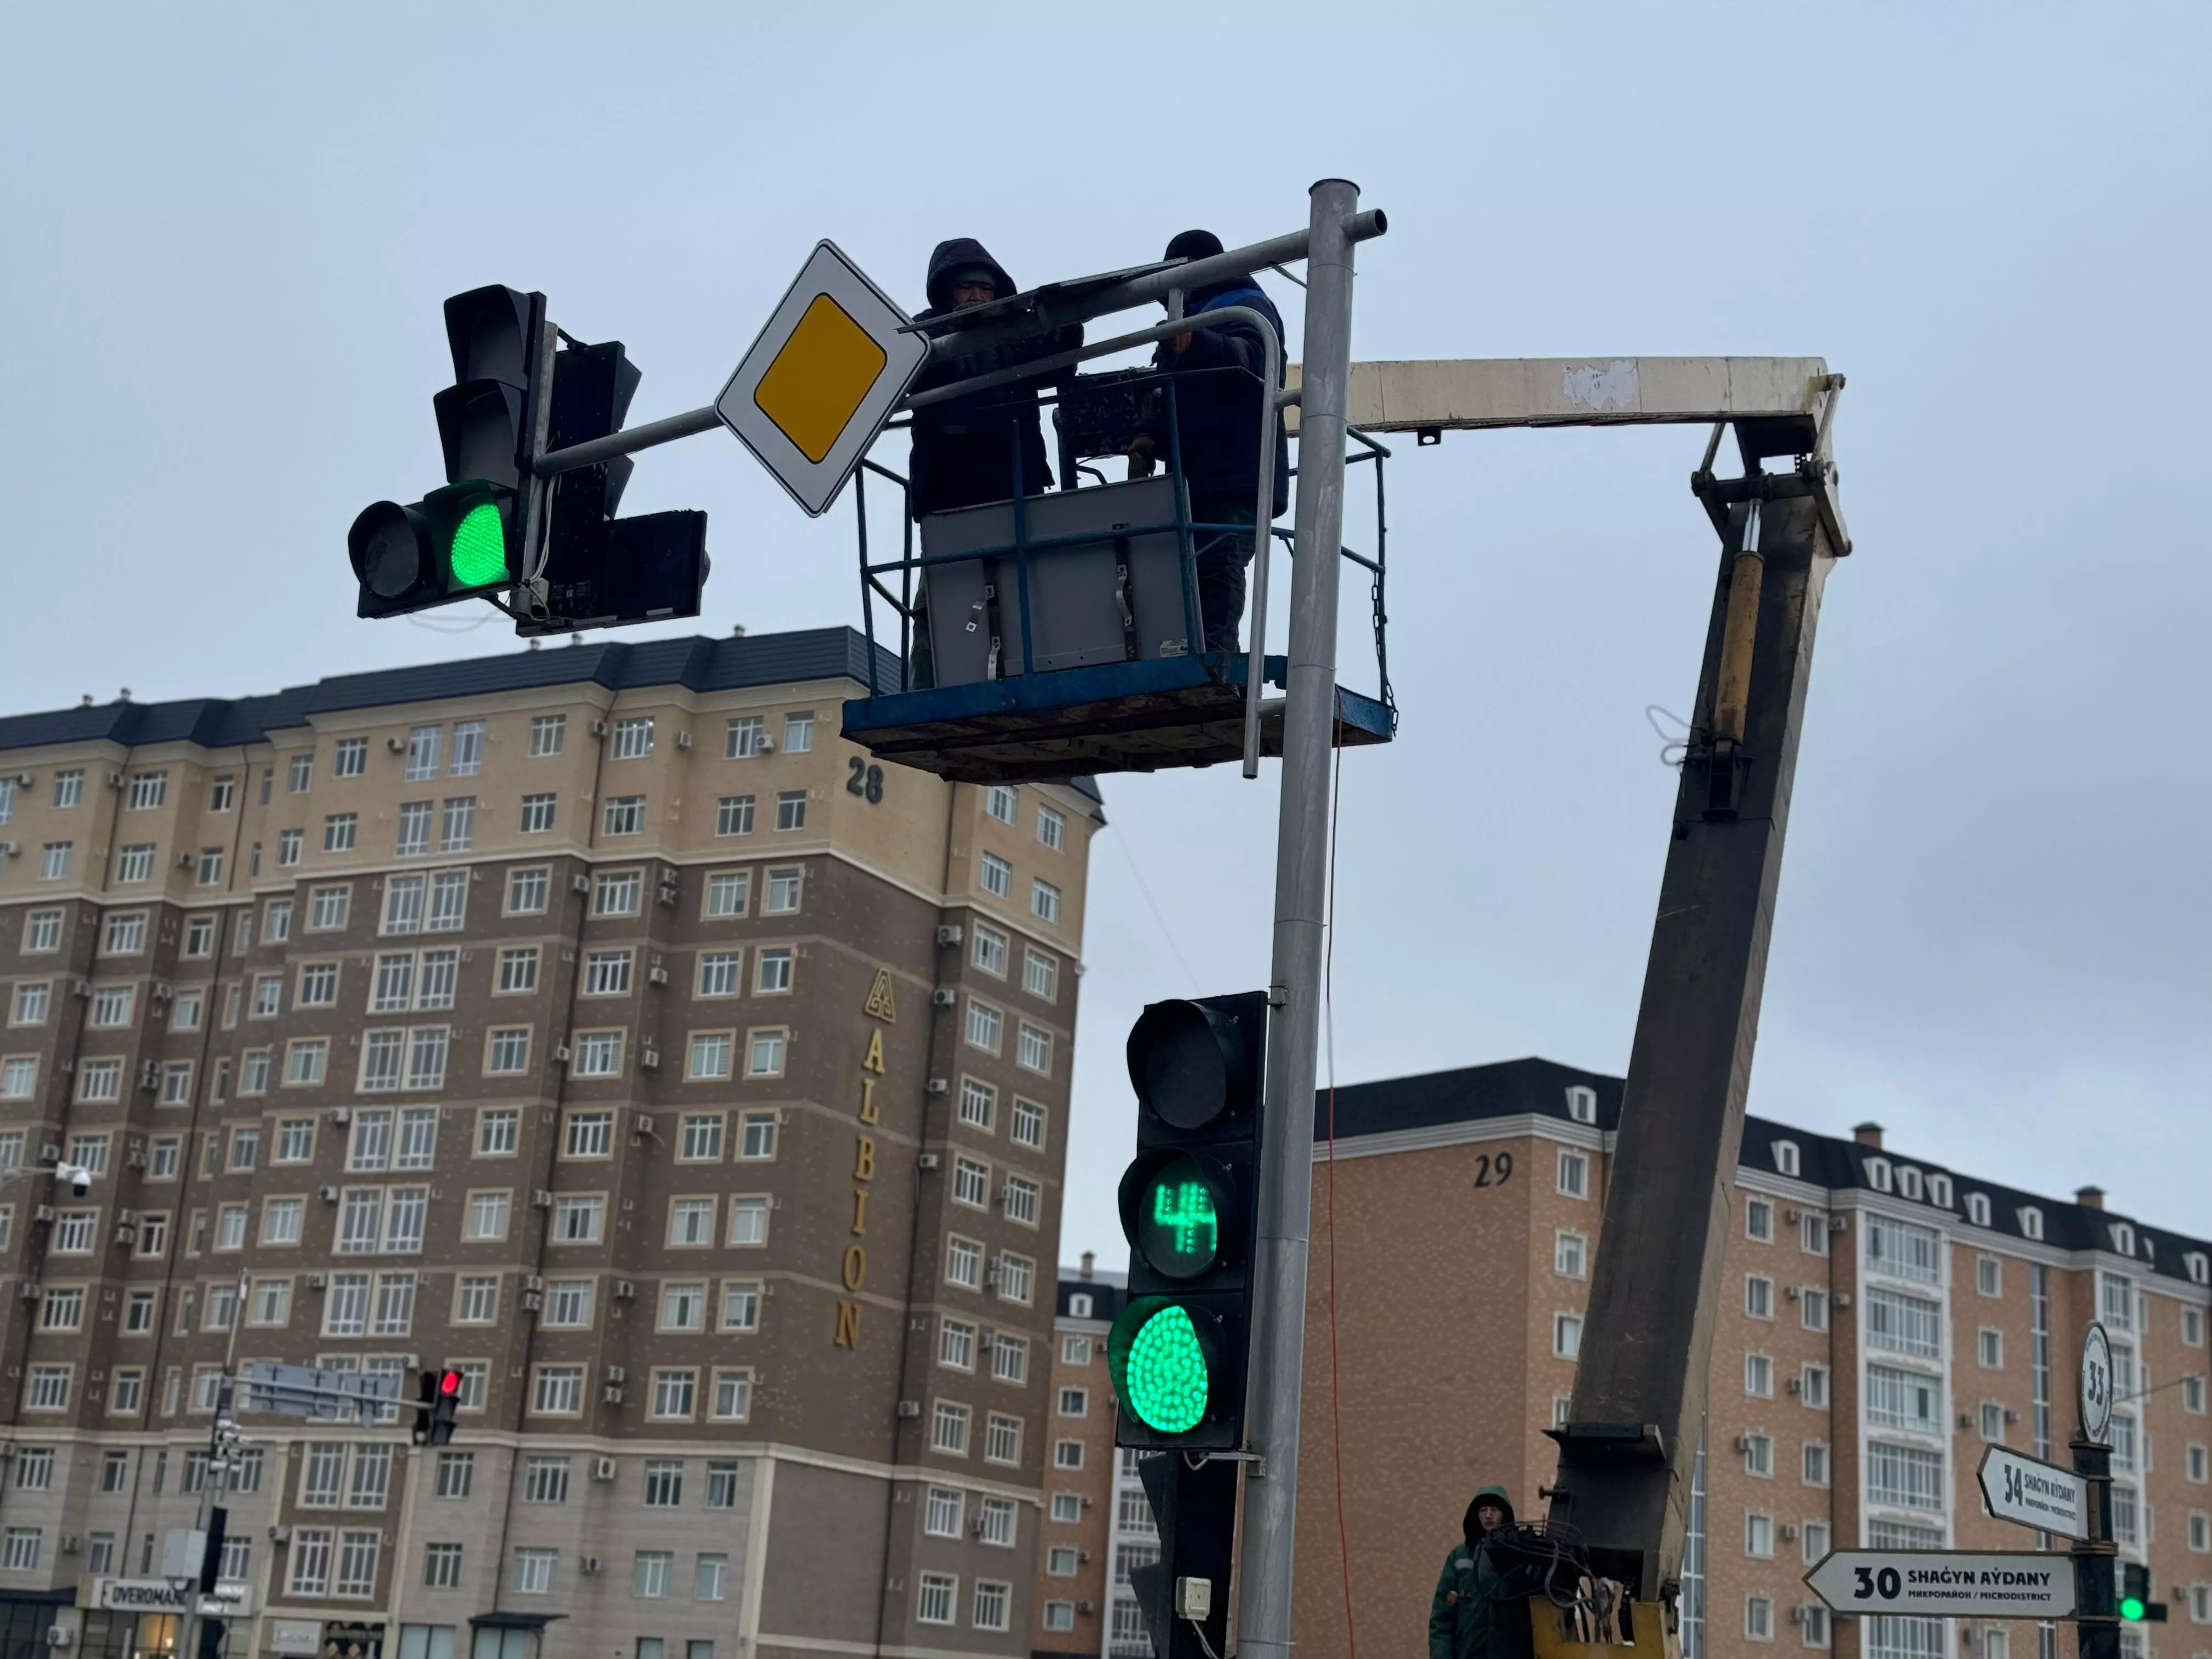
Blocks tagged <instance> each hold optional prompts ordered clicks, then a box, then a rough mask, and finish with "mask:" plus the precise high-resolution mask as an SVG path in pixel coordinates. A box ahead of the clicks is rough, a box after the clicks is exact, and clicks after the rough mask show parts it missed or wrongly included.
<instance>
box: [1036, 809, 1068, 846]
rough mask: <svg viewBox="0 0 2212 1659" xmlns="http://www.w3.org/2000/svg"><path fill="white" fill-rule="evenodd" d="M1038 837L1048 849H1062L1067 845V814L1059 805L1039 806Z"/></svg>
mask: <svg viewBox="0 0 2212 1659" xmlns="http://www.w3.org/2000/svg"><path fill="white" fill-rule="evenodd" d="M1036 838H1037V841H1038V842H1039V843H1040V844H1042V846H1043V847H1045V848H1047V849H1048V850H1049V851H1051V852H1054V853H1057V852H1059V851H1060V850H1061V849H1062V848H1065V847H1066V845H1067V815H1066V813H1065V812H1062V811H1060V809H1059V808H1057V807H1053V806H1043V805H1040V806H1039V807H1038V808H1037V822H1036Z"/></svg>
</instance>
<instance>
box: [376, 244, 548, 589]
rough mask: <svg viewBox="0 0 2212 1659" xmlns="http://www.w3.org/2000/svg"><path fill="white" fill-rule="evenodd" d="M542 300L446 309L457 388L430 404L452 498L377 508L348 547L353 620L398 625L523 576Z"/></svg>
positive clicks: (541, 386)
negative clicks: (355, 594)
mask: <svg viewBox="0 0 2212 1659" xmlns="http://www.w3.org/2000/svg"><path fill="white" fill-rule="evenodd" d="M549 329H550V325H549V324H548V323H547V321H546V319H545V296H544V295H542V294H524V293H521V292H520V291H519V290H517V289H511V288H501V287H497V286H494V287H490V288H478V289H470V290H469V291H468V292H467V293H466V294H457V295H454V296H453V298H452V299H450V300H448V301H446V343H447V348H448V349H449V350H450V352H451V354H452V356H453V382H454V383H453V385H452V386H447V388H446V389H445V390H444V391H442V392H439V393H438V394H437V396H436V397H435V398H432V399H431V400H430V402H431V408H432V410H433V411H434V412H435V415H436V416H437V420H438V442H439V447H440V448H441V450H442V451H443V453H444V456H445V463H446V488H444V489H435V490H433V491H431V492H430V493H429V494H428V495H425V496H424V497H423V498H422V500H421V501H415V502H411V503H406V504H402V503H400V502H398V501H377V502H375V503H374V504H373V505H371V506H369V507H367V508H365V509H364V510H363V511H362V513H361V515H360V516H359V517H358V518H356V520H354V522H353V528H352V529H351V530H350V531H349V532H348V533H347V536H346V551H347V554H348V556H349V558H350V559H351V561H352V563H353V569H354V574H355V576H356V578H357V579H358V580H359V581H360V583H361V593H360V598H359V600H358V603H357V605H356V611H355V614H356V615H357V616H362V617H397V616H403V615H404V614H406V613H407V612H409V611H427V610H428V609H430V608H431V607H433V606H435V605H451V604H453V603H454V602H455V601H457V600H460V599H475V598H478V597H481V596H483V595H484V594H487V593H497V592H500V591H501V589H503V588H505V587H507V586H509V585H510V584H511V583H513V580H515V578H516V577H517V576H519V575H520V574H524V571H523V562H524V559H525V557H526V549H525V548H524V546H523V541H524V523H523V520H524V517H525V508H526V492H525V489H524V486H525V484H526V481H527V479H528V477H529V469H530V466H531V464H532V459H533V458H534V457H535V456H536V455H537V454H538V453H541V452H542V451H543V449H544V447H545V434H546V430H547V416H548V414H549V412H550V411H549V410H547V408H546V407H545V404H546V399H547V398H548V397H549V396H550V390H551V388H550V386H549V385H548V384H547V380H548V376H547V375H546V374H545V373H544V364H545V362H546V360H547V357H548V355H549V353H548V346H549V344H550V340H549Z"/></svg>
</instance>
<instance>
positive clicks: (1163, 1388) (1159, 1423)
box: [1121, 1302, 1212, 1434]
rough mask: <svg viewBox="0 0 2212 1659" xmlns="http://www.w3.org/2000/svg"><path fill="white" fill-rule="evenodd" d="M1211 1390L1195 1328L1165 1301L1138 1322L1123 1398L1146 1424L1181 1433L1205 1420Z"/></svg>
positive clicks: (1162, 1431) (1172, 1432)
mask: <svg viewBox="0 0 2212 1659" xmlns="http://www.w3.org/2000/svg"><path fill="white" fill-rule="evenodd" d="M1211 1391H1212V1378H1211V1376H1210V1375H1209V1374H1208V1370H1207V1367H1206V1351H1205V1349H1204V1348H1203V1347H1201V1346H1200V1343H1199V1340H1198V1330H1197V1328H1196V1327H1195V1326H1194V1325H1193V1324H1192V1323H1191V1321H1190V1315H1189V1314H1188V1312H1187V1311H1186V1310H1184V1309H1182V1307H1180V1306H1179V1305H1177V1304H1175V1303H1172V1302H1170V1303H1169V1304H1166V1305H1165V1306H1164V1307H1161V1308H1160V1309H1158V1310H1157V1311H1156V1312H1154V1313H1152V1315H1151V1316H1150V1317H1148V1318H1146V1320H1145V1322H1144V1323H1143V1324H1142V1325H1140V1326H1139V1327H1138V1328H1137V1333H1136V1335H1135V1338H1134V1340H1132V1341H1131V1343H1130V1344H1129V1352H1128V1358H1127V1362H1126V1365H1125V1379H1124V1384H1123V1390H1122V1396H1121V1398H1122V1402H1123V1403H1124V1404H1125V1405H1127V1407H1128V1408H1129V1411H1130V1413H1131V1414H1132V1415H1133V1416H1134V1417H1135V1418H1136V1419H1138V1421H1139V1422H1141V1423H1143V1424H1144V1425H1146V1427H1148V1428H1151V1429H1154V1430H1157V1431H1158V1432H1160V1433H1162V1434H1182V1433H1185V1432H1187V1431H1189V1430H1191V1429H1194V1428H1196V1427H1197V1426H1198V1425H1199V1424H1200V1422H1201V1421H1203V1420H1204V1419H1205V1417H1206V1400H1207V1396H1208V1395H1209V1394H1210V1393H1211Z"/></svg>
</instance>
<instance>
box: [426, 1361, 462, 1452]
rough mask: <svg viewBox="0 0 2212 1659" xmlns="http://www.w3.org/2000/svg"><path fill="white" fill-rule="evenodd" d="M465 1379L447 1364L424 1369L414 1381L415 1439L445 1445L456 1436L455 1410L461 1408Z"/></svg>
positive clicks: (430, 1444) (431, 1444)
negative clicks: (427, 1369)
mask: <svg viewBox="0 0 2212 1659" xmlns="http://www.w3.org/2000/svg"><path fill="white" fill-rule="evenodd" d="M465 1380H466V1379H465V1378H464V1377H463V1376H461V1374H460V1372H459V1371H458V1370H455V1369H454V1368H453V1366H451V1365H448V1366H447V1367H445V1368H444V1369H443V1370H435V1371H424V1372H422V1374H421V1375H420V1376H418V1377H417V1378H416V1383H415V1401H416V1405H415V1443H416V1445H418V1446H442V1445H445V1444H446V1443H448V1442H449V1441H451V1440H452V1439H453V1414H454V1413H456V1412H458V1411H459V1410H460V1408H461V1389H462V1387H463V1385H464V1383H465Z"/></svg>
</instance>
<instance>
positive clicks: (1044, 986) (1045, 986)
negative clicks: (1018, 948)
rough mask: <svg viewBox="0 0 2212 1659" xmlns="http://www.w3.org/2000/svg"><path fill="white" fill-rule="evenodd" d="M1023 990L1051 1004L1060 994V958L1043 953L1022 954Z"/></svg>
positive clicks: (1029, 951)
mask: <svg viewBox="0 0 2212 1659" xmlns="http://www.w3.org/2000/svg"><path fill="white" fill-rule="evenodd" d="M1022 989H1024V991H1027V992H1028V993H1029V994H1030V995H1031V996H1033V997H1037V998H1041V999H1042V1000H1044V1001H1046V1002H1050V1001H1052V1000H1054V998H1055V997H1056V996H1058V995H1059V994H1060V958H1059V957H1053V956H1048V955H1046V954H1045V953H1044V952H1043V951H1034V950H1025V951H1023V953H1022Z"/></svg>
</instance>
